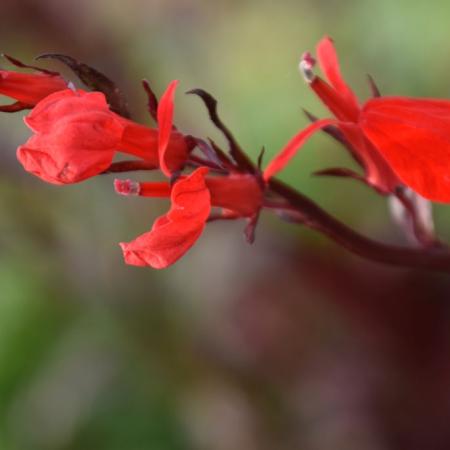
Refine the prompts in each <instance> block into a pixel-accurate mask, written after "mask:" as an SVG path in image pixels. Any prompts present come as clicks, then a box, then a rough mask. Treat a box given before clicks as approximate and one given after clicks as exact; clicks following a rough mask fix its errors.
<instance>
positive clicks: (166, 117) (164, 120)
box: [157, 80, 178, 177]
mask: <svg viewBox="0 0 450 450" xmlns="http://www.w3.org/2000/svg"><path fill="white" fill-rule="evenodd" d="M177 85H178V80H174V81H172V82H171V83H170V84H169V86H168V87H167V89H166V91H165V92H164V94H163V95H162V97H161V99H160V101H159V105H158V113H157V117H158V128H159V137H158V154H159V164H160V167H161V170H162V172H163V173H164V175H166V176H167V177H170V176H171V171H170V169H169V167H168V166H167V163H166V159H165V155H166V150H167V146H168V145H169V139H170V135H171V133H172V125H173V111H174V97H175V89H176V88H177Z"/></svg>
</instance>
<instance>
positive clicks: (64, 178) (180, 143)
mask: <svg viewBox="0 0 450 450" xmlns="http://www.w3.org/2000/svg"><path fill="white" fill-rule="evenodd" d="M25 123H26V124H27V125H28V126H29V127H30V128H31V129H32V130H33V131H34V133H35V135H34V136H32V137H31V138H30V139H29V140H28V141H27V142H26V143H25V144H24V145H22V146H20V147H19V149H18V151H17V156H18V159H19V161H20V162H21V163H22V165H23V166H24V168H25V170H27V171H29V172H31V173H33V174H34V175H36V176H38V177H40V178H42V179H43V180H44V181H47V182H49V183H54V184H69V183H77V182H80V181H83V180H85V179H87V178H90V177H92V176H95V175H98V174H99V173H101V172H103V171H104V170H106V169H108V167H109V166H110V165H111V163H112V160H113V158H114V155H115V153H116V151H121V152H123V153H127V154H130V155H133V156H137V157H139V158H141V159H143V160H145V161H147V162H149V163H150V165H152V166H154V167H155V168H158V167H159V155H158V131H157V130H155V129H152V128H149V127H146V126H143V125H140V124H138V123H135V122H133V121H131V120H128V119H125V118H123V117H121V116H119V115H117V114H115V113H113V112H112V111H111V110H110V109H109V106H108V104H107V102H106V99H105V96H104V95H103V94H102V93H100V92H85V91H83V90H77V91H72V90H70V89H66V90H64V91H59V92H56V93H54V94H52V95H49V96H47V97H46V98H45V99H44V100H42V101H41V102H39V103H38V104H37V105H36V107H35V108H34V109H33V110H32V111H31V113H30V114H29V115H28V116H27V117H26V118H25ZM187 154H188V146H187V144H186V141H185V139H184V137H183V136H182V135H181V134H180V133H178V132H173V133H172V134H170V135H169V144H168V148H167V151H166V160H167V165H168V166H169V167H173V168H180V167H181V166H182V165H184V163H185V161H186V158H187Z"/></svg>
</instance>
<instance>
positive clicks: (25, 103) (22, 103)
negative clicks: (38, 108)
mask: <svg viewBox="0 0 450 450" xmlns="http://www.w3.org/2000/svg"><path fill="white" fill-rule="evenodd" d="M14 61H15V60H14ZM64 89H67V83H66V82H65V81H64V79H63V78H62V77H61V76H59V75H58V74H56V73H53V72H47V71H41V72H37V73H31V74H27V73H20V72H15V71H10V70H0V94H2V95H5V96H7V97H11V98H13V99H14V100H17V102H16V103H14V104H13V105H5V106H0V111H6V112H10V111H17V110H20V109H26V108H32V107H33V106H34V105H36V104H37V103H39V102H40V101H41V100H42V99H44V98H45V97H47V95H50V94H53V93H54V92H57V91H61V90H64Z"/></svg>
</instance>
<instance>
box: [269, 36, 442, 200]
mask: <svg viewBox="0 0 450 450" xmlns="http://www.w3.org/2000/svg"><path fill="white" fill-rule="evenodd" d="M317 56H318V61H319V65H320V66H321V68H322V71H323V73H324V74H325V76H326V78H327V80H328V82H329V84H328V83H326V82H325V81H324V80H322V79H321V78H320V77H318V76H316V75H315V74H314V73H313V71H312V68H313V66H314V63H315V61H314V59H313V58H312V57H311V55H310V54H309V53H305V54H304V55H303V57H302V60H301V63H300V69H301V71H302V72H303V75H304V77H305V79H306V80H307V82H308V83H309V85H310V87H311V88H312V89H313V91H314V92H315V93H316V94H317V95H318V96H319V98H320V99H321V100H322V101H323V103H324V104H325V105H326V106H327V107H328V109H329V110H330V111H331V112H332V113H333V115H334V116H335V117H336V121H335V122H333V121H331V120H327V119H326V120H322V121H317V122H315V123H313V124H311V125H310V126H309V127H307V128H306V129H305V130H302V131H301V132H300V133H299V134H298V135H297V136H295V137H294V138H293V139H292V140H291V141H290V142H289V143H288V145H287V146H286V147H285V148H284V149H283V150H282V151H281V152H280V153H279V154H278V155H277V157H276V158H274V160H273V161H272V162H271V163H270V164H269V166H268V167H267V169H266V170H265V178H266V179H268V178H270V176H272V175H274V174H275V173H276V172H278V171H280V170H281V169H283V168H284V167H285V165H286V164H287V163H288V161H289V160H290V158H291V157H292V156H293V155H294V154H295V152H296V151H297V150H298V148H299V147H300V146H301V145H302V144H303V143H304V141H305V140H306V139H307V138H308V137H309V136H310V135H311V134H313V133H314V132H315V131H317V130H318V129H319V128H323V127H326V126H329V125H336V126H337V127H338V129H339V130H340V132H341V133H342V135H343V136H344V138H345V139H346V141H347V142H348V143H349V144H350V145H351V148H352V149H353V151H354V152H355V156H356V158H357V159H358V160H359V161H360V163H361V164H362V166H363V167H364V169H365V177H364V178H365V181H366V182H367V183H368V184H370V185H372V186H373V187H375V188H376V189H378V190H379V191H380V192H383V193H391V192H394V190H395V188H396V187H397V186H399V185H401V184H404V185H406V186H408V187H410V188H411V189H413V190H414V191H416V192H418V193H419V194H421V195H422V196H424V197H425V198H428V199H430V200H434V201H441V202H449V201H450V101H447V100H432V99H421V98H407V97H379V98H373V99H370V100H369V101H367V102H366V103H364V104H363V105H362V107H360V106H359V103H358V100H357V98H356V96H355V95H354V93H353V92H352V90H351V89H350V88H349V87H348V86H347V84H346V83H345V81H344V80H343V78H342V76H341V73H340V69H339V63H338V59H337V55H336V51H335V49H334V46H333V42H332V40H331V39H330V38H328V37H325V38H324V39H322V40H321V41H320V42H319V45H318V47H317ZM325 172H326V171H325Z"/></svg>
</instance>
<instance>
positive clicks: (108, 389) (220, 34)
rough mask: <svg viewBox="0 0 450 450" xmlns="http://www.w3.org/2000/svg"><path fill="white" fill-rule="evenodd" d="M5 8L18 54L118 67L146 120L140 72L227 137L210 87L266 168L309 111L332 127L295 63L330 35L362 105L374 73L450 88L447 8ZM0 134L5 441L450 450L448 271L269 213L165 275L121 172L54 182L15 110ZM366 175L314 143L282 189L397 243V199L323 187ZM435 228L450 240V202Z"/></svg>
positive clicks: (219, 234)
mask: <svg viewBox="0 0 450 450" xmlns="http://www.w3.org/2000/svg"><path fill="white" fill-rule="evenodd" d="M0 17H1V18H2V20H1V27H0V40H1V45H0V49H1V50H2V51H3V52H5V53H9V54H11V55H14V56H16V57H17V58H19V59H22V60H24V61H31V60H32V58H33V57H34V56H36V55H37V54H40V53H44V52H60V53H65V54H69V55H71V56H73V57H75V58H77V59H79V60H82V61H84V62H86V63H88V64H90V65H92V66H94V67H96V68H98V69H100V70H102V71H104V72H105V73H107V74H108V75H109V76H110V77H111V78H113V79H115V80H116V82H117V83H118V85H119V86H120V87H121V88H122V90H123V91H124V92H125V93H126V94H127V96H128V98H129V103H130V107H131V109H132V111H133V113H134V115H135V117H136V118H138V119H139V120H140V121H142V122H143V123H145V122H146V121H147V120H148V119H147V116H146V112H145V95H144V93H143V91H142V89H141V87H140V80H141V79H142V78H144V77H145V78H147V79H149V80H150V81H151V83H152V86H153V87H154V89H155V90H156V92H158V93H161V92H162V91H163V90H164V88H165V87H166V85H167V83H168V82H169V81H170V80H172V79H175V78H176V79H179V80H180V82H181V86H180V87H181V89H179V92H178V94H177V103H176V123H177V125H178V126H179V127H180V128H181V129H182V130H184V131H186V132H189V133H192V134H194V135H198V136H211V137H213V138H215V139H217V140H218V141H219V142H220V141H221V137H220V136H219V135H218V134H217V132H216V131H215V130H214V128H213V127H212V125H211V124H210V123H209V121H208V119H207V114H206V112H205V110H204V108H203V105H202V104H201V103H200V101H199V100H198V99H197V98H194V97H189V96H185V95H183V94H182V92H183V91H187V90H189V89H192V88H195V87H202V88H204V89H206V90H208V91H210V92H211V93H213V94H214V96H215V97H216V98H217V99H218V100H219V107H220V113H221V116H222V118H223V119H224V121H225V122H226V123H227V124H228V125H229V127H230V129H231V130H233V132H234V134H235V136H236V137H237V138H238V140H239V141H240V143H241V144H242V146H243V147H244V148H245V149H246V150H247V151H248V152H249V154H250V155H252V157H254V158H256V156H257V155H258V153H259V150H260V149H261V147H262V146H263V145H264V146H265V148H266V150H267V153H266V155H267V158H269V157H270V156H271V155H274V154H275V152H276V151H277V150H278V149H279V148H280V147H281V146H282V145H283V144H285V143H286V142H287V140H288V139H289V138H290V137H291V136H292V135H293V134H294V133H295V132H296V131H297V130H298V129H299V128H300V127H302V126H304V125H305V124H306V119H305V118H304V116H303V114H302V108H303V107H304V108H307V109H309V110H310V111H312V112H313V113H315V114H317V115H321V116H324V115H325V114H326V112H325V110H324V109H323V108H322V106H321V105H320V104H319V102H318V101H317V100H316V99H315V98H314V96H313V95H312V93H311V92H309V90H308V88H307V87H306V86H305V85H304V84H303V82H302V80H301V77H300V76H299V74H298V71H297V63H298V59H299V56H300V54H301V53H302V52H303V51H305V50H308V49H310V50H313V49H314V46H315V44H316V42H317V41H318V40H319V39H320V38H321V37H322V36H323V35H324V34H328V35H330V36H332V37H333V38H334V39H335V42H336V45H337V48H338V52H339V54H340V57H341V64H342V68H343V72H344V74H345V77H346V79H347V80H348V81H349V83H350V84H351V85H352V86H353V87H354V88H355V90H356V92H357V93H358V95H360V97H361V98H366V97H367V96H368V94H369V90H368V87H367V84H366V80H365V74H366V73H370V74H371V75H373V76H374V78H375V79H376V81H377V82H378V84H379V86H380V88H381V91H382V92H383V93H385V94H399V95H411V96H424V97H426V96H429V97H432V96H434V97H442V98H446V97H449V94H450V80H449V77H448V71H449V68H450V58H449V57H448V55H449V54H450V39H449V27H448V23H449V20H450V3H449V2H448V1H446V0H440V1H428V2H418V1H416V2H414V1H413V2H412V1H410V0H409V1H407V0H397V1H395V2H393V1H391V0H379V1H377V2H373V1H369V0H360V1H347V0H345V1H344V0H340V1H338V0H330V1H326V0H315V1H312V0H311V1H309V0H300V1H299V0H291V1H289V0H288V1H283V2H273V1H266V0H246V1H233V0H230V1H225V0H217V1H212V0H210V1H206V0H203V1H194V0H179V1H169V0H165V1H164V0H128V1H125V0H2V1H1V3H0ZM4 67H5V68H6V65H4ZM51 67H52V68H54V69H58V70H59V69H61V67H60V66H58V65H57V64H56V63H55V64H53V65H51ZM65 73H67V72H65ZM5 101H6V99H5ZM0 132H1V135H0V143H1V164H0V450H91V449H92V450H103V449H104V450H143V449H156V450H169V449H170V450H172V449H173V450H176V449H195V450H197V449H199V450H203V449H204V450H253V449H257V450H287V449H289V450H291V449H302V450H303V449H306V450H328V449H346V450H348V449H358V450H366V449H367V450H373V449H408V450H415V449H417V450H423V449H427V450H438V449H442V450H446V449H448V448H450V427H449V426H448V424H449V423H450V383H449V380H450V364H449V362H450V358H449V357H448V355H449V350H450V334H449V330H450V327H449V324H450V320H449V319H450V317H449V315H450V310H449V305H450V303H449V300H450V283H449V279H448V278H447V277H445V276H438V275H432V274H426V273H422V272H417V271H409V270H402V269H396V268H390V267H383V266H379V265H375V264H372V263H368V262H364V261H362V260H360V259H358V258H356V257H353V256H350V255H348V254H347V253H346V252H345V251H343V250H341V249H339V248H336V247H335V245H334V244H332V243H330V242H328V241H326V240H325V239H324V238H322V237H320V236H318V235H316V234H315V233H313V232H311V231H309V230H306V229H302V228H298V227H295V226H289V225H286V224H281V223H279V222H278V221H277V220H276V219H274V218H273V217H270V216H269V215H264V217H263V218H262V220H261V223H260V224H259V227H258V230H257V240H256V243H255V244H254V245H253V246H249V245H247V244H245V242H244V239H243V236H242V231H243V228H244V224H243V223H230V222H227V223H212V224H210V225H208V227H207V229H206V231H205V233H204V234H203V236H202V237H201V239H200V240H199V242H198V243H197V244H196V246H195V247H194V248H193V249H192V251H190V252H189V253H188V254H187V255H186V256H185V257H184V258H183V259H182V260H181V261H180V262H179V263H177V264H176V265H175V266H173V267H171V268H169V269H167V270H165V271H153V270H151V269H140V268H135V267H129V266H125V265H124V264H123V262H122V256H121V252H120V248H119V247H118V245H117V243H118V242H120V241H129V240H131V239H132V238H133V237H134V236H137V235H138V234H141V233H142V232H144V231H145V230H147V229H149V228H150V226H151V223H152V221H153V219H154V218H155V217H156V216H158V215H159V214H161V213H162V212H163V211H165V210H166V209H167V204H166V203H165V201H158V200H148V199H147V200H145V199H139V198H136V199H133V198H123V197H118V196H116V195H115V194H114V191H113V188H112V178H109V177H106V176H105V177H97V178H96V179H93V180H89V181H88V182H85V183H83V184H80V185H75V186H67V187H63V188H59V187H54V186H50V185H46V184H44V183H42V182H41V181H40V180H38V179H37V178H34V177H32V176H30V175H29V174H27V173H25V172H23V170H22V169H21V167H20V166H19V164H18V163H17V161H16V159H15V148H16V147H17V146H18V145H19V144H21V143H22V142H24V140H25V139H26V138H27V136H28V134H29V133H28V131H27V129H26V127H25V126H24V125H23V122H22V120H21V117H20V114H16V115H6V114H5V115H3V116H1V120H0ZM351 164H352V162H351V160H350V158H349V157H348V155H347V154H346V153H345V151H344V150H343V149H341V148H340V147H338V146H337V145H336V144H335V143H333V142H331V141H330V140H329V139H327V138H326V137H324V136H319V135H317V136H315V137H314V138H313V139H311V141H310V142H309V143H308V144H307V145H306V146H305V148H304V149H303V150H302V151H301V152H300V153H299V154H298V155H297V157H296V158H295V160H294V162H293V163H292V164H291V165H290V166H289V167H288V168H287V169H286V170H285V172H283V174H282V177H281V178H282V179H283V180H285V181H287V182H289V183H291V184H292V185H294V186H295V187H296V188H298V189H300V190H301V191H302V192H303V193H305V194H308V195H309V196H311V197H312V198H313V199H314V200H316V201H317V202H318V203H319V204H320V205H322V206H323V207H324V208H326V209H327V210H329V211H330V212H332V213H334V214H336V215H337V216H338V217H339V218H341V219H342V220H344V221H346V222H348V223H349V224H351V225H352V226H353V227H355V228H356V229H358V230H361V231H364V232H365V233H367V234H369V235H371V236H374V237H377V238H379V239H383V240H386V241H391V242H393V241H397V242H401V239H402V238H401V236H400V235H399V233H398V232H397V231H396V230H395V228H394V227H393V226H392V225H391V223H390V220H389V216H388V211H387V205H386V202H385V200H384V199H382V198H380V197H377V196H376V195H375V194H374V193H373V192H371V191H369V190H368V189H367V188H365V187H363V186H360V185H358V184H355V183H353V182H351V181H345V180H336V179H323V178H321V179H319V178H314V177H312V176H311V175H310V174H311V173H312V172H313V171H314V170H318V169H321V168H324V167H330V166H336V165H347V166H349V165H351ZM436 217H437V224H438V229H439V232H440V234H441V235H442V236H443V237H444V238H447V239H450V230H449V224H450V208H449V207H448V206H439V207H437V208H436Z"/></svg>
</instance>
